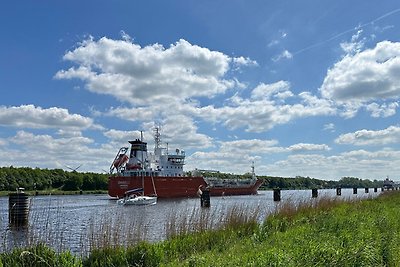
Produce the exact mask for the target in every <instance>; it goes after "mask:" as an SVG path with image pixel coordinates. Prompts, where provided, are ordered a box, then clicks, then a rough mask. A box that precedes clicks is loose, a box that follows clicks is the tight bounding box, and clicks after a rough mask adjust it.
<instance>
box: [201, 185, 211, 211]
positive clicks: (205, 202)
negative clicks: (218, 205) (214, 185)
mask: <svg viewBox="0 0 400 267" xmlns="http://www.w3.org/2000/svg"><path fill="white" fill-rule="evenodd" d="M202 191H203V192H202V194H201V196H200V204H201V206H202V207H204V208H209V207H210V190H209V189H208V188H205V189H203V190H202Z"/></svg>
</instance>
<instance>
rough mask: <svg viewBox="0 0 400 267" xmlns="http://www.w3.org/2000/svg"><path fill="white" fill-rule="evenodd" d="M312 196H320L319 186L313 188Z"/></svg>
mask: <svg viewBox="0 0 400 267" xmlns="http://www.w3.org/2000/svg"><path fill="white" fill-rule="evenodd" d="M311 196H312V197H313V198H316V197H318V189H317V188H313V189H311Z"/></svg>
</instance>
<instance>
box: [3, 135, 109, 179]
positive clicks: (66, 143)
mask: <svg viewBox="0 0 400 267" xmlns="http://www.w3.org/2000/svg"><path fill="white" fill-rule="evenodd" d="M7 141H8V143H9V146H7V147H5V148H4V149H2V150H0V158H1V159H2V164H3V165H5V166H7V165H13V166H27V165H28V166H32V167H42V168H64V169H65V168H66V166H67V165H69V166H79V165H81V164H82V163H83V166H82V167H81V168H80V169H79V170H81V171H97V172H101V171H102V169H104V168H107V167H105V166H109V165H110V164H111V161H112V159H113V158H114V157H115V153H116V148H115V147H112V146H109V145H108V144H103V145H100V146H99V145H96V144H95V142H94V140H93V139H91V138H87V137H84V136H75V137H74V136H71V137H60V138H56V137H54V136H51V135H47V134H39V135H36V134H34V133H31V132H27V131H22V130H21V131H18V132H17V133H16V134H15V136H13V137H9V138H8V139H7Z"/></svg>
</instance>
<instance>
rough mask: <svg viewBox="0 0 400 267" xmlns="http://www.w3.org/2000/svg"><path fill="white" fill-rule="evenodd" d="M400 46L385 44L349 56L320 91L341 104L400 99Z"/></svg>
mask: <svg viewBox="0 0 400 267" xmlns="http://www.w3.org/2000/svg"><path fill="white" fill-rule="evenodd" d="M399 71H400V43H397V42H390V41H383V42H380V43H378V44H377V45H376V47H375V48H372V49H367V50H364V51H362V52H358V53H356V54H354V55H353V54H348V55H346V56H345V57H343V59H341V60H340V61H339V62H337V63H336V64H335V65H334V66H333V67H332V68H331V69H329V70H328V73H327V75H326V77H325V79H324V81H323V84H322V86H321V88H320V91H321V94H322V96H323V97H324V98H328V99H332V100H334V101H336V102H338V103H363V102H367V101H371V100H377V99H397V98H399V96H400V85H399V84H400V76H399V75H398V73H399Z"/></svg>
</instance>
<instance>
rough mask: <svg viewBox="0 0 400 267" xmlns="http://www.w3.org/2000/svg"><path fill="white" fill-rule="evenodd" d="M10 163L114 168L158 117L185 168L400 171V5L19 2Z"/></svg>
mask: <svg viewBox="0 0 400 267" xmlns="http://www.w3.org/2000/svg"><path fill="white" fill-rule="evenodd" d="M0 33H1V41H0V93H1V97H0V166H15V167H22V166H24V167H32V168H35V167H39V168H48V169H53V168H62V169H65V170H68V169H69V168H72V169H75V168H78V167H79V171H90V172H98V173H104V172H107V171H108V170H109V167H110V165H111V163H112V161H113V159H114V157H115V155H116V153H117V152H118V150H119V148H120V147H122V146H127V145H128V143H127V141H128V140H133V139H136V138H139V137H140V131H142V132H143V136H144V140H145V141H146V142H148V148H149V151H152V149H153V146H154V141H153V131H154V128H155V126H158V127H160V129H161V138H162V142H163V143H162V144H163V146H164V147H167V146H168V150H169V152H170V153H173V152H174V151H175V149H176V148H179V149H180V150H184V151H185V153H186V165H185V170H188V171H189V170H193V169H195V168H197V169H207V170H219V171H222V172H228V173H237V174H244V173H246V172H249V171H251V165H252V162H254V166H255V172H256V174H257V175H271V176H281V177H295V176H304V177H307V176H308V177H313V178H318V179H324V180H339V179H340V178H342V177H358V178H362V179H377V180H382V179H384V178H386V177H387V176H389V177H390V178H391V179H394V180H400V178H399V177H398V175H399V174H400V145H399V143H400V124H399V115H398V112H399V103H400V4H399V3H398V1H394V0H388V1H386V0H383V1H365V0H362V1H361V0H355V1H344V0H337V1H327V0H304V1H289V0H282V1H271V0H265V1H257V0H255V1H245V0H230V1H226V0H225V1H222V0H206V1H193V0H173V1H168V0H166V1H154V0H149V1H124V0H117V1H75V0H71V1H39V2H38V1H25V2H20V1H5V2H3V3H2V4H1V8H0Z"/></svg>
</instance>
